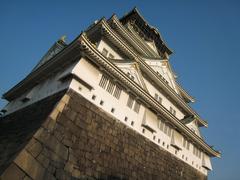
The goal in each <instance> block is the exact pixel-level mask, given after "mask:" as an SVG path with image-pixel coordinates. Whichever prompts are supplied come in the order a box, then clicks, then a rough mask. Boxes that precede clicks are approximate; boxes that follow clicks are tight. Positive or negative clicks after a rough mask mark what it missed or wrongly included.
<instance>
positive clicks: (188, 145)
mask: <svg viewBox="0 0 240 180" xmlns="http://www.w3.org/2000/svg"><path fill="white" fill-rule="evenodd" d="M189 147H190V142H189V141H187V150H189Z"/></svg>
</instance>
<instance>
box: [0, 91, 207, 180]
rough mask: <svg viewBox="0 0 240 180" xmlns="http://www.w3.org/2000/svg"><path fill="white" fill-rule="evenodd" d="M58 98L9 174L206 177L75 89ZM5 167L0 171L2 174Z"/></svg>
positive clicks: (39, 176)
mask: <svg viewBox="0 0 240 180" xmlns="http://www.w3.org/2000/svg"><path fill="white" fill-rule="evenodd" d="M60 102H61V103H58V105H57V106H56V108H55V110H53V111H52V113H51V114H50V113H49V116H48V117H47V118H46V120H45V122H43V123H42V124H40V125H39V127H38V128H39V129H38V130H36V132H35V134H34V133H33V134H34V136H33V137H32V139H31V140H30V141H29V143H28V144H27V146H25V148H24V147H23V150H22V152H21V153H20V154H19V155H18V156H17V158H16V159H15V161H14V162H15V163H16V164H17V165H15V166H14V168H13V167H12V166H13V165H14V164H13V165H11V166H9V168H10V167H12V169H13V170H11V172H12V174H11V175H16V174H19V177H21V179H23V178H27V177H28V176H29V177H31V178H32V179H53V180H55V179H91V178H92V179H154V180H155V179H162V180H167V179H169V180H170V179H186V180H206V176H205V175H203V174H201V173H200V172H198V171H197V170H195V169H194V168H192V167H191V166H189V165H188V164H186V163H184V162H182V161H180V160H179V159H177V158H176V157H174V156H173V155H171V154H170V153H169V152H167V151H165V150H163V149H162V148H159V146H157V145H156V144H154V143H152V142H151V141H149V140H148V139H146V138H144V137H143V136H141V135H140V134H138V133H136V132H135V131H133V130H132V129H131V128H128V127H127V126H125V125H124V124H123V123H121V122H119V121H118V120H116V119H114V118H113V117H112V116H110V115H109V114H107V113H104V112H103V111H102V110H100V109H99V108H97V107H96V106H94V105H93V104H91V103H90V102H88V101H87V100H86V99H84V98H82V97H81V96H80V95H78V94H77V93H75V92H73V91H69V92H68V93H67V94H66V96H64V98H63V99H62V100H61V101H60ZM76 106H77V107H76ZM55 111H57V112H58V113H56V114H53V113H54V112H55ZM50 116H51V117H50ZM52 118H55V119H52ZM40 126H42V127H40ZM13 137H14V136H13ZM35 138H36V139H35ZM0 139H1V137H0ZM1 142H5V143H6V142H7V141H4V140H3V141H1ZM2 149H3V150H1V149H0V152H4V148H2ZM34 157H35V158H34ZM18 166H19V167H20V168H19V167H18ZM9 168H8V169H7V170H6V171H5V172H4V174H2V176H3V175H4V176H5V177H6V175H7V174H6V172H8V171H9ZM45 168H46V169H45ZM26 174H27V175H26ZM8 175H9V174H8Z"/></svg>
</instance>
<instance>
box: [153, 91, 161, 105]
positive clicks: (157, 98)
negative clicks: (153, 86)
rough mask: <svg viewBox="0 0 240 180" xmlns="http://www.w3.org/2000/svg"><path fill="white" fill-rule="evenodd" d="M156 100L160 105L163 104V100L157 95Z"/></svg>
mask: <svg viewBox="0 0 240 180" xmlns="http://www.w3.org/2000/svg"><path fill="white" fill-rule="evenodd" d="M154 99H156V100H157V101H158V102H159V103H161V104H162V98H161V97H160V96H159V95H158V94H157V93H155V95H154Z"/></svg>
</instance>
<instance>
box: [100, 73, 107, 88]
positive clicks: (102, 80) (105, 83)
mask: <svg viewBox="0 0 240 180" xmlns="http://www.w3.org/2000/svg"><path fill="white" fill-rule="evenodd" d="M107 82H108V78H107V77H106V76H105V75H102V78H101V80H100V82H99V86H100V87H102V88H103V89H105V88H106V85H107Z"/></svg>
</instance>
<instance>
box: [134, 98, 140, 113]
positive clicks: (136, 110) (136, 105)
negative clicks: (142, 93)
mask: <svg viewBox="0 0 240 180" xmlns="http://www.w3.org/2000/svg"><path fill="white" fill-rule="evenodd" d="M139 109H140V103H139V102H137V101H135V104H134V108H133V110H134V111H135V112H136V113H138V112H139Z"/></svg>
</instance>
